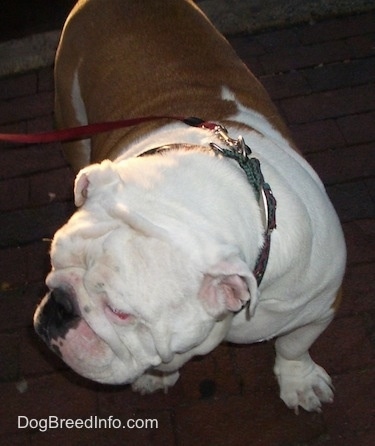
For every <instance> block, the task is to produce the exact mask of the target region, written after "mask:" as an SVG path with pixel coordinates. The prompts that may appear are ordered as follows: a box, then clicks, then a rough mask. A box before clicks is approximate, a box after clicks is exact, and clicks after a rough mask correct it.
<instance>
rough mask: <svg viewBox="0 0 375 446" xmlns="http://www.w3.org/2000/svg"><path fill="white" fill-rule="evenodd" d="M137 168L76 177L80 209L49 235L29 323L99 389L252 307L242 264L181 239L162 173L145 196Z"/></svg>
mask: <svg viewBox="0 0 375 446" xmlns="http://www.w3.org/2000/svg"><path fill="white" fill-rule="evenodd" d="M139 162H141V163H143V167H142V169H141V170H138V174H139V173H140V174H141V177H139V175H138V174H135V173H134V166H133V168H131V166H130V167H129V166H128V164H129V162H128V163H119V164H114V163H111V162H109V161H105V162H103V163H102V164H101V165H93V166H90V167H88V168H86V169H84V170H82V171H81V172H80V174H79V175H78V177H77V179H76V184H75V201H76V204H77V206H79V209H78V211H77V212H76V213H75V214H74V215H73V216H72V217H71V219H70V220H69V221H68V223H67V224H66V225H65V226H63V227H62V228H61V229H60V230H59V231H57V233H56V234H55V237H54V240H53V242H52V247H51V263H52V270H51V272H50V274H49V275H48V277H47V280H46V284H47V286H48V288H49V290H50V291H49V292H48V293H47V295H46V296H45V297H44V299H43V300H42V302H41V303H40V305H39V307H38V308H37V310H36V313H35V316H34V325H35V329H36V331H37V333H38V334H39V335H40V336H41V337H42V338H43V340H44V341H45V342H46V343H47V344H48V345H49V347H50V348H51V349H52V350H54V351H55V352H56V353H57V354H59V355H60V356H61V357H62V359H63V360H64V361H65V362H66V363H67V364H68V365H69V366H70V367H71V368H73V369H74V370H75V371H76V372H78V373H79V374H81V375H83V376H85V377H87V378H90V379H93V380H95V381H99V382H103V383H129V382H132V381H133V380H134V379H136V378H137V377H138V376H140V375H141V374H143V373H144V371H145V370H147V369H148V368H150V367H152V366H157V365H159V364H161V363H168V362H170V361H171V360H172V359H173V357H174V355H175V354H178V353H184V352H187V351H189V350H191V349H192V348H194V347H196V346H197V345H199V344H200V343H202V342H203V341H204V340H205V339H206V338H207V337H208V336H209V334H210V332H211V330H212V329H213V327H214V325H215V323H216V322H217V321H218V320H222V319H223V318H225V317H227V316H228V315H229V314H230V313H231V312H235V311H238V310H240V309H241V308H242V306H243V304H244V303H245V302H246V301H248V300H249V299H250V295H252V306H253V305H254V304H255V300H256V293H257V290H256V281H255V279H254V276H253V275H252V273H251V271H249V269H248V267H247V266H246V265H245V263H244V262H243V261H241V260H240V259H239V258H238V256H237V255H236V254H235V253H233V252H230V251H231V250H230V249H229V248H228V247H223V246H221V245H220V244H217V243H214V242H213V241H212V237H211V235H210V234H204V233H201V234H198V235H197V234H194V231H191V232H189V224H188V223H189V222H188V221H186V213H187V210H186V209H183V210H182V209H181V208H180V205H179V204H178V203H174V202H172V201H170V200H169V199H168V197H167V196H165V194H164V195H163V193H162V189H163V188H162V187H161V185H160V184H159V183H161V182H163V178H162V176H163V175H162V174H160V171H158V173H156V171H153V172H154V181H153V188H155V189H156V191H155V190H154V192H153V193H151V189H150V187H151V186H150V184H149V181H150V179H149V178H150V177H149V176H148V179H147V180H145V178H144V172H143V169H144V168H147V161H145V160H140V161H139ZM145 163H146V164H145ZM130 164H131V162H130ZM135 170H136V171H137V169H135ZM149 173H150V172H149ZM151 176H152V175H151ZM148 189H149V190H148ZM148 193H149V195H148ZM182 215H184V217H183V218H184V219H185V221H181V218H182V217H181V216H182ZM192 215H193V214H192ZM204 239H206V240H204ZM203 240H204V241H203ZM220 341H221V340H218V342H220Z"/></svg>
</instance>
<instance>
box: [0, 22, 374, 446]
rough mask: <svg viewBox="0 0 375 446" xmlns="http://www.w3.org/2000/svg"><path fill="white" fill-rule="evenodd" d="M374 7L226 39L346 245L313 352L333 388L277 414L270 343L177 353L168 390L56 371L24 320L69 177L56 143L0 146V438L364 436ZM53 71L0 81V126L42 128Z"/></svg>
mask: <svg viewBox="0 0 375 446" xmlns="http://www.w3.org/2000/svg"><path fill="white" fill-rule="evenodd" d="M374 35H375V13H367V14H364V15H359V16H351V17H347V18H338V19H332V20H328V21H324V22H321V23H317V24H315V25H300V26H295V27H292V28H289V29H284V30H278V31H268V32H264V33H262V34H258V35H256V36H243V37H234V38H231V39H230V41H231V43H232V44H233V46H234V47H235V49H236V50H237V51H238V52H239V54H240V55H241V56H242V58H243V59H244V60H245V61H246V63H247V64H248V65H249V67H250V68H251V69H252V70H253V72H254V73H255V74H256V75H257V76H258V77H260V79H261V81H262V82H263V84H264V85H265V87H266V88H267V90H268V91H269V93H270V94H271V96H272V98H273V99H274V100H275V102H276V103H277V105H278V107H279V109H280V111H281V113H282V114H283V115H284V117H285V119H286V120H287V122H288V124H289V126H290V128H291V129H292V131H293V134H294V136H295V139H296V141H297V143H298V144H299V146H300V148H301V149H302V150H303V152H304V153H305V155H306V157H307V159H308V160H309V161H310V162H311V163H312V165H313V166H314V167H315V168H316V170H317V171H318V173H319V174H320V175H321V177H322V178H323V180H324V182H325V184H326V186H327V188H328V192H329V194H330V196H331V198H332V200H333V203H334V205H335V207H336V209H337V210H338V213H339V215H340V218H341V220H342V222H343V225H344V230H345V234H346V238H347V244H348V254H349V259H348V269H347V274H346V280H345V300H344V303H343V305H342V308H341V310H340V313H339V315H338V317H337V318H336V320H335V321H334V322H333V323H332V325H331V326H330V327H329V328H328V330H327V331H326V333H325V334H324V335H323V336H322V337H321V339H319V340H318V342H317V343H316V344H315V346H314V347H313V349H312V354H313V356H314V357H315V358H317V360H318V362H319V363H320V364H321V365H323V366H324V367H325V368H326V369H327V370H328V371H329V372H330V373H331V375H332V377H333V381H334V385H335V388H336V398H335V402H334V404H332V405H329V406H327V405H326V406H325V407H324V410H323V413H322V414H309V413H306V412H303V411H301V413H300V415H299V416H296V415H294V413H293V412H292V411H289V410H288V409H287V408H286V407H285V406H284V405H283V403H282V402H281V400H279V398H278V395H277V393H278V389H277V383H276V381H275V379H274V377H273V374H272V365H273V356H274V355H273V346H272V343H264V344H259V345H253V346H234V345H222V346H220V347H219V348H217V349H216V350H215V351H214V352H212V353H211V354H209V355H207V356H206V357H204V358H199V359H196V360H193V361H191V362H190V363H188V364H186V365H185V366H184V368H183V369H182V374H181V380H180V381H179V382H178V384H176V386H175V387H174V388H173V389H172V390H170V392H169V394H168V395H163V394H161V393H157V394H154V395H151V396H144V397H142V396H139V395H137V394H134V393H132V392H131V391H130V389H129V388H128V387H110V386H101V385H98V384H95V383H90V382H87V381H85V380H83V379H81V378H80V377H78V376H77V375H75V374H74V373H73V372H71V371H69V370H68V369H67V368H66V366H65V365H64V364H63V363H61V362H60V360H59V359H58V358H57V357H56V356H54V355H52V354H50V353H49V351H47V349H46V348H45V347H44V345H42V343H41V342H40V341H39V339H37V337H36V335H35V334H34V333H33V329H32V315H33V312H34V308H35V305H36V303H37V302H38V300H39V299H40V297H41V296H42V295H43V293H44V285H43V280H44V277H45V275H46V273H47V271H48V270H49V259H48V242H47V241H45V239H48V238H50V237H51V236H52V235H53V233H54V231H55V230H56V229H57V228H58V227H59V226H60V225H61V224H62V223H63V222H64V221H65V220H66V219H67V217H68V216H69V215H70V213H71V212H72V211H73V205H72V193H71V190H72V181H73V176H72V174H71V173H70V170H69V168H68V166H67V165H66V163H65V161H64V159H63V158H62V156H61V154H60V152H59V148H58V146H56V145H48V146H43V147H42V146H33V147H26V148H25V147H11V146H9V145H7V144H2V145H1V155H0V160H1V163H0V200H1V203H0V209H1V214H0V228H1V233H0V265H1V266H0V274H1V277H0V287H1V295H0V444H2V445H3V446H5V445H12V446H15V445H33V446H34V445H38V446H43V445H50V444H51V442H55V444H62V443H63V442H64V444H65V443H67V442H69V444H72V445H86V444H87V445H89V444H92V443H93V442H95V444H96V445H98V446H99V445H102V444H103V445H107V446H108V445H112V444H144V445H164V446H166V445H168V446H169V445H179V446H180V445H183V446H185V445H197V444H202V443H203V442H206V443H207V444H209V445H217V446H218V445H236V446H241V445H261V446H286V445H288V446H293V445H294V446H297V445H307V446H308V445H310V446H312V445H327V446H349V445H350V446H357V445H358V446H370V445H373V444H375V427H374V426H375V424H374V421H375V420H374V401H375V392H374V387H375V386H374V377H375V374H374V365H375V362H374V325H375V322H374V314H375V306H374V299H373V298H374V265H375V249H374V248H375V246H374V234H375V223H374V220H373V218H374V214H375V205H374V199H375V164H374V163H375V161H374V160H375V156H374V155H375V151H374V141H375V94H374V93H375V83H374V79H375V54H374V49H375V46H374ZM52 109H53V82H52V68H46V69H42V70H40V71H38V72H30V73H26V74H23V75H20V76H17V77H11V78H6V79H0V131H2V132H4V131H14V132H33V131H42V130H49V129H51V128H52V127H53V116H52ZM19 415H25V416H28V417H29V418H36V419H40V418H45V417H48V416H49V415H56V416H59V417H60V418H73V419H77V418H84V419H85V418H88V417H90V416H94V415H97V416H100V417H102V418H104V417H108V416H110V415H112V416H114V417H116V418H119V419H121V420H122V421H126V420H127V419H129V418H143V419H146V418H155V419H157V420H158V423H159V429H157V430H156V429H155V430H152V429H142V430H135V429H134V430H130V429H128V430H118V429H117V430H116V429H110V430H103V429H102V430H94V429H92V430H90V429H81V430H78V429H70V430H69V429H64V430H57V429H56V430H50V431H48V432H45V433H41V432H39V431H36V430H31V429H17V417H18V416H19Z"/></svg>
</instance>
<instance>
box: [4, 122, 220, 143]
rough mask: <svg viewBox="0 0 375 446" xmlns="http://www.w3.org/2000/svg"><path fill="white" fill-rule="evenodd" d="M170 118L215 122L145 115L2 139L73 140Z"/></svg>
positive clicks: (190, 123) (200, 125)
mask: <svg viewBox="0 0 375 446" xmlns="http://www.w3.org/2000/svg"><path fill="white" fill-rule="evenodd" d="M162 119H169V120H174V121H181V122H184V123H185V124H187V125H191V126H194V127H205V128H209V129H211V128H212V126H213V125H214V124H212V123H209V122H207V123H206V122H205V121H203V120H201V119H199V118H182V117H179V116H144V117H141V118H133V119H121V120H119V121H108V122H98V123H95V124H88V125H82V126H79V127H73V128H69V129H61V130H56V131H52V132H43V133H32V134H26V133H0V141H7V142H14V143H24V144H43V143H49V142H59V141H73V140H77V139H86V138H89V137H90V136H93V135H97V134H98V133H105V132H109V131H111V130H116V129H120V128H125V127H132V126H135V125H138V124H143V123H144V122H151V121H158V120H162Z"/></svg>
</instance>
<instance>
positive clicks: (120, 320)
mask: <svg viewBox="0 0 375 446" xmlns="http://www.w3.org/2000/svg"><path fill="white" fill-rule="evenodd" d="M105 311H106V313H107V315H108V316H109V318H110V319H111V320H112V321H113V322H115V323H117V324H124V323H128V322H130V321H131V320H132V319H133V318H134V317H133V315H131V314H129V313H126V312H125V311H121V310H119V309H118V308H114V307H112V306H111V305H107V306H106V309H105Z"/></svg>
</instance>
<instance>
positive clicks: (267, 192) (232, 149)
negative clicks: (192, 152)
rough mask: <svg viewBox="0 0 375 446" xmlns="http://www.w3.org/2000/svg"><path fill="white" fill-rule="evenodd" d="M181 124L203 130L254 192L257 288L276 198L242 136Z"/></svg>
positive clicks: (212, 126) (193, 121)
mask: <svg viewBox="0 0 375 446" xmlns="http://www.w3.org/2000/svg"><path fill="white" fill-rule="evenodd" d="M183 122H184V123H185V124H187V125H190V126H193V127H199V128H203V129H207V130H210V131H212V132H213V134H214V135H215V136H216V137H217V138H218V139H219V140H220V141H221V142H222V143H223V144H224V146H225V147H221V146H219V145H218V144H216V143H213V142H211V143H210V148H211V149H212V150H214V152H215V153H217V154H220V155H222V156H225V157H227V158H231V159H233V160H235V161H237V163H238V164H239V166H240V167H241V168H242V169H243V170H244V172H245V174H246V177H247V180H248V182H249V183H250V185H251V186H252V188H253V189H254V192H255V196H256V198H257V200H258V202H259V207H260V209H261V214H262V217H263V226H264V243H263V246H262V248H261V250H260V252H259V254H258V258H257V261H256V262H255V267H254V271H253V273H254V276H255V278H256V281H257V283H258V286H259V285H260V283H261V282H262V279H263V276H264V273H265V272H266V268H267V263H268V259H269V254H270V249H271V233H272V231H273V230H274V229H275V228H276V204H277V203H276V199H275V197H274V195H273V193H272V190H271V187H270V185H269V184H268V183H266V182H265V180H264V177H263V173H262V170H261V167H260V162H259V160H258V159H257V158H254V157H253V156H252V151H251V149H250V147H249V146H248V145H247V144H246V143H245V141H244V139H243V137H242V136H239V137H238V138H237V139H233V138H230V137H229V135H228V131H227V129H226V128H225V127H224V126H222V125H220V124H216V123H213V122H209V121H203V120H202V119H199V118H187V119H184V120H183ZM183 146H184V148H185V149H197V148H200V149H201V146H199V145H193V144H183ZM178 148H181V144H167V145H164V146H161V147H157V148H154V149H150V150H147V151H146V152H143V153H142V154H140V155H139V156H145V155H152V154H155V153H161V152H164V151H166V150H171V149H178Z"/></svg>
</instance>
